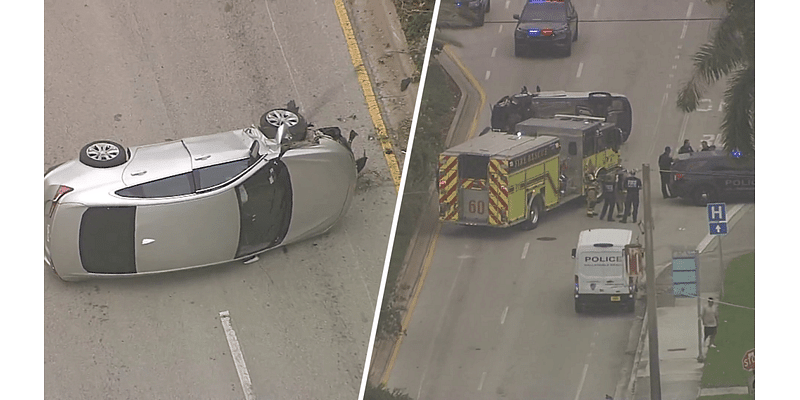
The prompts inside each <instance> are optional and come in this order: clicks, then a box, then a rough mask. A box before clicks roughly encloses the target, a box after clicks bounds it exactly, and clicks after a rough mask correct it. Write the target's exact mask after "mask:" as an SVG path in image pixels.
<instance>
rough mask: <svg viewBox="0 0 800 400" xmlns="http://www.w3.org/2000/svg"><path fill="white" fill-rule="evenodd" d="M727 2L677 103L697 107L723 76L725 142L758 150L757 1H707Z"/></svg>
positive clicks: (731, 146)
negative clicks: (756, 113)
mask: <svg viewBox="0 0 800 400" xmlns="http://www.w3.org/2000/svg"><path fill="white" fill-rule="evenodd" d="M723 1H724V2H725V6H726V10H727V12H726V14H725V16H724V17H723V18H722V20H721V21H720V23H719V25H718V26H717V27H716V28H715V30H714V34H713V37H712V38H711V40H710V41H709V42H707V43H706V44H704V45H702V46H701V47H700V50H699V51H698V52H697V53H695V55H694V57H693V60H694V72H693V74H692V77H691V78H690V79H689V82H687V83H686V85H685V86H684V87H683V89H681V90H680V92H679V93H678V100H677V105H678V108H679V109H681V110H683V111H684V112H692V111H694V110H696V109H697V104H698V102H699V100H700V99H701V98H702V95H703V92H704V91H705V90H706V88H707V87H708V86H710V85H712V84H714V83H715V82H717V81H718V80H720V79H721V78H723V77H727V79H728V81H727V84H728V87H727V89H726V90H725V96H724V102H725V105H724V115H723V118H722V124H721V126H720V128H721V129H722V137H723V139H722V141H723V143H724V145H725V149H726V150H729V151H730V150H734V149H739V150H740V151H742V153H745V154H754V153H755V82H756V57H755V54H756V52H755V36H756V35H755V30H756V27H755V8H756V7H755V0H706V2H707V3H709V4H716V3H721V2H723Z"/></svg>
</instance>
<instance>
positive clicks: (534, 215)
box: [531, 206, 539, 224]
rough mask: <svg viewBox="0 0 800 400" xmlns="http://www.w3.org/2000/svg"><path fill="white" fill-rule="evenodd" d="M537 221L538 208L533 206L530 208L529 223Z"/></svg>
mask: <svg viewBox="0 0 800 400" xmlns="http://www.w3.org/2000/svg"><path fill="white" fill-rule="evenodd" d="M537 222H539V208H538V207H536V206H534V207H533V210H531V223H532V224H535V223H537Z"/></svg>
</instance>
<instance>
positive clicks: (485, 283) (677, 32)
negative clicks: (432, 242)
mask: <svg viewBox="0 0 800 400" xmlns="http://www.w3.org/2000/svg"><path fill="white" fill-rule="evenodd" d="M523 3H524V2H523V1H522V0H514V1H498V0H495V1H493V2H492V11H491V13H490V14H489V15H488V16H487V23H486V25H485V26H483V27H481V28H475V29H462V30H445V31H444V32H445V33H446V34H447V35H449V36H450V37H455V38H457V40H458V41H460V42H461V43H462V44H463V47H460V48H456V49H455V51H456V53H457V54H458V55H459V56H460V58H461V60H462V61H463V63H464V64H465V66H466V67H467V69H468V70H469V71H470V72H471V74H472V75H473V76H474V77H475V78H476V79H477V80H478V81H479V82H480V83H481V85H482V86H483V88H484V90H485V92H486V95H487V104H486V107H485V109H484V110H483V112H482V113H481V117H480V120H479V124H478V131H480V130H481V128H482V127H485V126H488V125H489V107H490V106H491V104H493V103H494V102H495V101H497V100H498V99H499V98H501V97H502V96H504V95H509V94H513V93H516V92H518V91H519V90H520V88H521V86H522V85H527V87H528V88H529V89H531V90H532V89H533V88H535V87H536V85H540V86H541V88H542V90H568V91H569V90H575V91H592V90H602V91H609V92H617V93H623V94H625V95H627V96H628V97H629V99H630V101H631V104H632V107H633V132H632V135H631V137H630V139H629V140H628V141H627V142H626V143H625V144H624V145H623V146H622V155H623V156H622V158H623V165H624V166H626V167H627V168H636V169H640V168H641V165H642V163H649V164H650V165H651V170H652V171H653V172H652V174H651V183H652V198H653V217H654V221H655V234H654V241H655V249H654V250H655V251H654V253H655V254H654V255H655V262H656V264H657V265H662V264H666V263H667V262H669V260H670V257H671V249H672V247H673V246H676V247H681V246H690V247H695V246H696V245H697V244H698V243H699V242H700V241H701V240H702V239H703V238H704V237H705V235H706V234H708V227H707V223H706V215H705V208H702V207H695V206H692V205H689V204H686V203H684V202H682V201H681V200H679V199H662V196H661V192H660V183H659V177H658V173H657V157H658V155H659V154H660V153H661V152H662V151H663V149H664V146H671V147H672V148H673V152H674V151H675V150H677V148H678V147H679V144H680V143H682V142H683V139H684V138H686V139H690V140H691V142H692V144H693V145H694V146H695V148H699V143H700V140H708V139H716V135H717V133H719V129H718V126H719V122H720V120H721V115H722V113H721V110H720V102H721V99H722V93H723V91H724V86H722V85H718V86H716V87H714V88H712V89H711V90H710V91H709V93H708V94H707V97H708V100H707V101H703V102H702V105H701V107H702V110H703V111H698V112H695V113H693V114H689V115H687V114H684V113H682V112H680V111H679V110H678V109H677V108H676V106H675V99H676V96H677V92H678V88H679V87H681V82H684V81H685V80H687V79H688V78H689V76H690V74H691V67H692V61H691V56H692V55H693V54H694V52H696V51H697V49H698V48H699V46H700V45H701V44H703V43H705V42H706V40H707V37H708V34H709V31H710V28H711V23H712V22H710V21H689V22H683V21H668V20H663V21H647V22H643V21H639V22H637V21H635V20H642V19H648V20H652V19H656V20H658V19H676V18H687V17H691V18H702V17H717V16H719V15H720V11H721V10H719V9H711V8H709V6H708V5H707V4H705V3H704V2H698V1H694V2H691V1H686V0H682V1H675V2H625V3H612V2H603V1H600V2H595V1H584V0H575V1H574V4H575V7H576V9H577V11H578V13H579V15H580V20H581V23H580V26H579V32H580V37H579V39H578V41H577V42H575V43H574V44H573V49H572V55H571V57H569V58H561V57H560V56H555V55H540V56H534V57H530V58H515V57H514V55H513V54H514V49H513V46H514V44H513V36H512V35H513V30H514V27H515V21H514V20H513V19H512V14H514V13H519V12H520V10H521V9H522V5H523ZM590 20H593V21H598V22H590ZM602 20H617V21H616V22H602ZM619 20H627V21H619ZM462 135H463V132H462ZM462 140H463V139H462ZM673 154H674V153H673ZM639 176H641V173H640V174H639ZM596 210H597V211H600V208H597V209H596ZM643 214H644V207H643V205H642V206H640V209H639V215H640V219H641V218H642V217H643ZM601 227H611V228H627V229H632V230H634V232H635V233H636V232H637V231H638V228H637V226H636V225H633V224H630V223H629V224H626V225H623V224H621V223H619V222H606V221H599V220H598V219H597V218H594V219H589V218H587V217H586V214H585V209H584V207H583V204H582V203H581V202H577V203H575V204H568V205H565V206H562V207H561V208H559V209H556V210H554V211H552V212H550V213H548V214H546V215H544V217H543V219H542V223H541V224H540V225H539V227H538V228H537V229H535V230H533V231H528V232H525V231H520V230H517V229H513V228H512V229H509V230H493V229H487V228H471V227H460V226H452V225H446V226H443V228H442V230H441V234H440V236H439V237H438V241H437V245H436V251H435V254H434V256H433V258H432V262H431V264H430V267H429V272H428V275H427V278H426V280H425V282H424V287H423V290H422V293H421V294H420V297H419V300H418V302H417V304H416V308H415V310H414V311H413V312H414V314H413V318H412V320H411V322H410V324H409V326H408V328H407V336H406V337H405V339H404V341H403V344H402V347H401V348H400V351H399V354H398V357H397V359H396V362H395V364H394V366H393V369H392V373H391V376H390V378H389V382H388V386H389V387H392V388H402V389H405V390H406V391H407V392H408V393H409V394H410V395H411V396H412V397H413V398H415V399H418V400H423V399H444V398H453V399H456V398H461V399H498V398H508V399H532V398H536V399H540V398H541V399H545V398H546V399H573V398H574V399H598V398H603V397H602V396H604V395H605V394H613V393H614V392H615V389H616V388H617V387H618V385H619V384H621V383H623V382H624V383H627V379H628V375H627V374H625V373H624V370H625V369H626V368H628V370H629V368H630V364H631V362H632V359H633V354H630V353H629V354H626V349H627V348H628V341H629V336H630V333H631V327H632V326H633V325H634V322H635V319H636V318H637V317H636V315H641V314H642V312H643V310H642V309H641V307H637V308H639V309H637V313H636V315H632V314H625V313H622V312H620V313H614V312H608V313H599V314H596V315H586V314H581V315H578V314H576V313H575V312H574V310H573V301H572V293H573V260H572V259H571V257H570V250H571V249H572V248H573V247H574V246H575V244H576V242H577V238H578V234H579V232H580V231H581V230H584V229H589V228H601ZM641 243H644V237H643V236H641ZM636 333H637V335H638V332H636Z"/></svg>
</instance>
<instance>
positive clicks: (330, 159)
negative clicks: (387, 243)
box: [281, 137, 357, 243]
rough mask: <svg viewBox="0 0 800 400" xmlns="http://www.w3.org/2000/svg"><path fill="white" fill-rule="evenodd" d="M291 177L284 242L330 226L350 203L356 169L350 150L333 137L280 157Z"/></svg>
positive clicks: (305, 236)
mask: <svg viewBox="0 0 800 400" xmlns="http://www.w3.org/2000/svg"><path fill="white" fill-rule="evenodd" d="M281 161H283V162H284V163H285V164H286V166H287V168H288V169H289V175H290V176H291V179H292V199H293V200H292V202H293V205H292V218H291V223H290V225H289V231H288V232H287V234H286V237H285V239H284V242H286V243H289V242H293V241H298V240H302V239H305V238H308V237H311V236H316V235H318V234H321V233H323V232H325V231H327V230H328V229H330V228H331V227H332V226H333V225H334V224H335V223H336V222H337V221H338V220H339V219H341V217H343V216H344V214H345V213H346V212H347V209H348V208H349V206H350V203H351V201H352V199H353V195H354V193H355V186H356V179H357V172H356V166H355V159H354V157H353V153H352V152H351V151H350V149H349V148H348V147H347V146H345V145H343V144H342V143H340V142H339V141H337V140H335V139H331V138H328V137H323V138H320V139H319V142H318V143H315V144H309V145H303V146H302V147H298V148H293V149H291V150H289V151H287V152H286V153H285V154H284V156H283V157H282V158H281Z"/></svg>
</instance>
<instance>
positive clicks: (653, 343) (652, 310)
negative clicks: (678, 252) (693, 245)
mask: <svg viewBox="0 0 800 400" xmlns="http://www.w3.org/2000/svg"><path fill="white" fill-rule="evenodd" d="M642 178H643V182H642V186H643V187H642V191H644V247H645V253H644V257H645V269H646V271H647V272H646V273H647V285H646V287H647V327H648V328H649V330H650V332H649V343H650V346H649V352H650V399H651V400H661V368H660V367H659V355H658V325H657V324H658V322H657V318H656V317H657V315H656V313H657V311H656V271H655V269H656V267H655V265H654V261H653V210H652V208H651V204H650V201H651V197H652V196H651V195H650V164H642Z"/></svg>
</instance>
